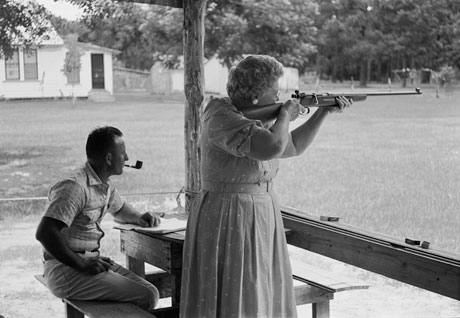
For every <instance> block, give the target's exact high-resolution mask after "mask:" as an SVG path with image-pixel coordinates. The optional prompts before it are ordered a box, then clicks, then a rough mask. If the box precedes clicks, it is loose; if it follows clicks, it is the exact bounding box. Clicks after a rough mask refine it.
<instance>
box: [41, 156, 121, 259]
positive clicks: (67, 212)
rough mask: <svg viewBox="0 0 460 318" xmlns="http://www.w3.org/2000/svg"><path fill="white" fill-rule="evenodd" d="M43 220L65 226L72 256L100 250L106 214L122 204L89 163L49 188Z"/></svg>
mask: <svg viewBox="0 0 460 318" xmlns="http://www.w3.org/2000/svg"><path fill="white" fill-rule="evenodd" d="M48 199H49V205H48V207H47V209H46V212H45V215H44V216H46V217H50V218H53V219H57V220H59V221H62V222H63V223H65V224H66V225H67V227H65V228H63V229H62V234H63V236H64V238H65V239H66V240H67V243H68V245H69V246H70V248H71V249H72V250H73V251H75V252H83V251H94V250H97V249H99V246H100V240H101V238H102V237H103V236H104V232H103V231H102V229H101V227H100V222H101V221H102V218H103V217H104V215H105V213H107V212H109V213H112V214H113V213H116V212H118V211H119V210H120V209H121V208H122V207H123V204H124V201H123V199H122V198H121V196H120V194H119V193H118V191H117V190H116V189H115V187H114V186H113V184H112V183H111V182H110V180H108V181H107V183H103V182H102V181H101V180H100V179H99V177H98V176H97V174H96V173H95V172H94V170H93V168H92V167H91V165H90V164H89V163H86V164H85V165H84V166H83V167H82V168H80V169H79V170H78V171H77V172H75V173H74V174H72V175H71V176H69V177H68V178H66V179H64V180H62V181H60V182H58V183H56V184H55V185H54V186H53V187H51V189H50V191H49V194H48Z"/></svg>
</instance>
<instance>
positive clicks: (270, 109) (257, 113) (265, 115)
mask: <svg viewBox="0 0 460 318" xmlns="http://www.w3.org/2000/svg"><path fill="white" fill-rule="evenodd" d="M420 94H422V91H421V89H420V88H416V89H415V91H401V92H373V93H367V94H364V93H351V94H349V93H343V94H329V93H325V94H314V93H313V94H305V93H299V91H298V90H296V91H295V93H294V94H292V98H297V99H299V102H300V104H301V105H302V106H304V107H305V108H306V109H307V110H308V112H310V109H309V108H310V107H328V106H338V105H337V100H336V97H338V96H345V97H346V98H348V99H352V100H353V102H361V101H364V100H366V99H367V97H368V96H395V95H420ZM282 105H283V103H276V104H272V105H267V106H255V107H248V108H243V109H240V111H241V112H242V113H243V114H244V116H246V117H247V118H249V119H258V120H261V121H269V120H273V119H275V118H277V117H278V114H279V112H280V109H281V106H282ZM308 112H307V113H308Z"/></svg>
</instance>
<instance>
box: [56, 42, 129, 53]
mask: <svg viewBox="0 0 460 318" xmlns="http://www.w3.org/2000/svg"><path fill="white" fill-rule="evenodd" d="M64 43H67V41H64ZM77 46H79V47H80V48H82V49H84V50H97V51H103V52H108V53H112V54H120V53H121V51H120V50H115V49H111V48H108V47H104V46H99V45H96V44H91V43H84V42H77Z"/></svg>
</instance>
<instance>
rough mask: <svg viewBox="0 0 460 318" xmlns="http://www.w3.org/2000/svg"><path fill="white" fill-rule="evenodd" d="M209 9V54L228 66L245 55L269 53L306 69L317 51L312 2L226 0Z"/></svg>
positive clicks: (211, 4) (315, 7)
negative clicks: (214, 55)
mask: <svg viewBox="0 0 460 318" xmlns="http://www.w3.org/2000/svg"><path fill="white" fill-rule="evenodd" d="M208 8H209V9H208V12H207V20H206V44H205V45H206V54H207V55H211V54H214V53H215V54H217V56H218V57H219V58H220V59H222V60H223V61H224V62H225V64H227V65H228V66H230V65H232V64H233V63H234V62H235V61H236V60H238V59H240V58H241V57H242V56H243V55H244V54H268V55H272V56H274V57H276V58H277V59H278V60H279V61H280V62H281V63H283V64H284V65H285V66H292V67H296V68H298V69H299V70H300V71H303V70H305V68H306V67H307V66H308V63H309V59H310V58H311V56H312V55H313V54H314V53H315V51H316V46H315V44H314V43H315V36H316V33H317V30H316V28H315V26H314V25H313V24H314V18H313V17H314V16H315V15H316V14H317V13H318V12H317V5H316V4H315V3H314V2H312V1H303V0H276V1H250V0H226V1H214V2H210V3H209V6H208Z"/></svg>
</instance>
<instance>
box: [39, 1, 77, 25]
mask: <svg viewBox="0 0 460 318" xmlns="http://www.w3.org/2000/svg"><path fill="white" fill-rule="evenodd" d="M35 1H36V2H38V3H39V4H41V5H43V6H44V7H45V8H47V9H48V10H50V11H51V12H52V13H53V14H54V15H57V16H60V17H62V18H65V19H67V20H76V19H78V18H79V17H80V15H81V13H82V10H81V9H80V8H78V7H77V6H75V5H73V4H71V3H70V2H67V1H63V0H59V1H54V0H35Z"/></svg>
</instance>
